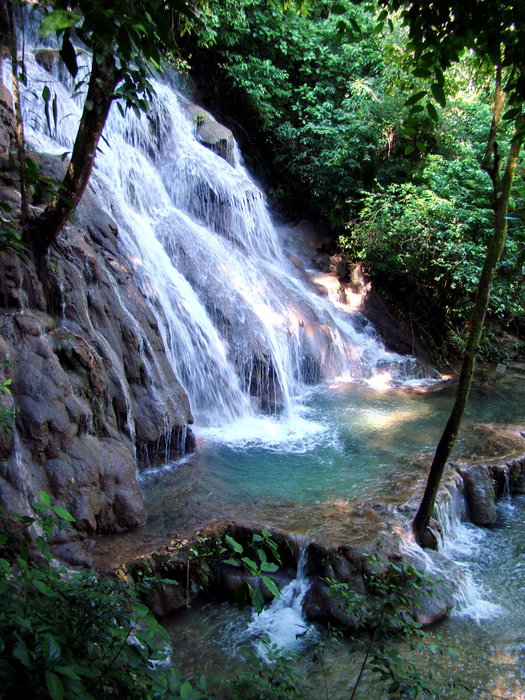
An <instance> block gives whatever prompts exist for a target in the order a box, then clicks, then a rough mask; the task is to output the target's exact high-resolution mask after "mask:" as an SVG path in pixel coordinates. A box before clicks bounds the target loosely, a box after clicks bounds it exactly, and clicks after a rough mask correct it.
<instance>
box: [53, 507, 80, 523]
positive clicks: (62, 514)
mask: <svg viewBox="0 0 525 700" xmlns="http://www.w3.org/2000/svg"><path fill="white" fill-rule="evenodd" d="M52 510H53V511H54V512H55V513H56V514H57V515H58V517H59V518H62V520H68V521H69V522H70V523H74V522H75V518H74V517H73V516H72V515H71V513H70V512H69V511H68V510H66V509H65V508H62V506H53V508H52Z"/></svg>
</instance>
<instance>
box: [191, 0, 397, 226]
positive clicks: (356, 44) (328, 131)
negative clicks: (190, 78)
mask: <svg viewBox="0 0 525 700" xmlns="http://www.w3.org/2000/svg"><path fill="white" fill-rule="evenodd" d="M212 7H213V9H214V11H215V13H216V18H217V19H216V22H217V27H216V29H215V31H216V42H217V43H216V46H214V47H213V50H212V51H211V52H210V51H206V52H204V54H203V55H202V57H201V58H200V60H202V61H203V63H204V65H205V66H206V70H207V71H209V69H210V67H212V66H214V65H217V66H218V68H217V70H218V80H219V81H220V82H221V92H224V91H225V90H226V91H229V99H230V102H231V103H232V104H235V105H236V108H237V110H238V111H239V113H240V118H241V119H243V120H244V122H245V124H246V123H247V124H249V125H250V126H249V128H250V132H251V133H250V136H251V137H252V138H260V135H261V134H262V140H263V142H264V145H263V148H264V149H265V153H264V157H265V159H266V160H267V161H269V160H270V159H271V161H272V175H273V179H274V182H275V183H276V187H277V188H278V189H279V188H280V192H282V193H284V192H285V191H286V190H288V191H289V190H290V189H291V188H292V192H290V193H289V195H288V197H289V201H288V202H286V201H285V202H284V206H288V207H290V208H291V207H292V202H291V201H290V200H293V199H295V200H297V198H298V197H299V199H298V201H296V202H295V207H296V210H297V209H301V208H302V210H303V211H304V208H305V206H306V207H307V210H312V209H316V210H317V211H318V212H320V213H321V214H322V215H323V216H324V217H325V218H326V219H327V220H329V221H330V222H331V223H332V225H334V226H338V225H340V224H341V222H342V221H343V220H344V211H345V208H346V205H345V200H346V199H347V198H348V196H349V194H351V193H353V192H356V191H357V190H358V189H359V188H361V187H362V186H363V185H364V184H368V182H369V181H370V180H371V177H372V175H373V174H374V173H375V172H376V170H378V169H379V170H381V171H382V172H383V171H384V176H385V177H386V178H387V179H388V177H389V171H390V170H392V172H393V171H396V172H397V167H398V166H399V163H396V165H395V166H393V165H392V163H390V162H389V163H388V164H387V163H386V160H385V158H384V156H385V149H386V148H387V136H386V134H387V132H388V127H389V126H390V125H391V124H392V121H394V122H396V123H398V122H399V121H400V120H402V112H403V108H402V103H400V101H399V99H398V98H394V97H392V98H391V100H390V102H389V105H388V106H387V108H386V109H385V107H384V105H383V102H382V97H383V95H384V91H385V81H384V80H383V77H382V76H383V73H384V69H385V64H384V56H383V53H382V49H381V45H380V41H379V38H378V36H377V35H376V34H374V32H373V31H372V27H373V21H372V20H371V19H370V17H369V16H368V15H367V14H366V13H365V12H364V11H363V10H362V9H361V8H359V7H357V6H355V5H352V4H346V5H344V6H343V5H340V6H336V5H334V7H335V10H336V11H333V4H332V3H331V2H328V1H326V0H322V1H320V2H317V3H315V4H312V5H311V11H310V15H309V16H306V15H301V14H296V13H283V12H281V11H280V10H279V9H278V8H277V7H276V6H274V5H272V4H269V3H267V2H264V0H255V1H254V2H251V3H242V2H235V1H234V0H230V1H229V2H227V3H222V2H220V3H218V2H216V3H214V4H212ZM343 26H345V27H349V28H350V29H352V27H357V28H358V29H359V32H356V31H355V29H354V30H352V31H353V32H354V34H353V38H352V41H342V42H341V40H340V39H341V31H342V27H343ZM195 56H196V58H195V61H196V62H197V63H198V61H199V56H201V54H199V51H198V50H196V52H195ZM394 103H395V109H390V107H391V106H393V104H394ZM405 111H406V110H405ZM254 127H255V129H256V131H257V134H256V133H254ZM268 151H269V152H268ZM385 166H386V167H385ZM400 167H402V165H401V166H400Z"/></svg>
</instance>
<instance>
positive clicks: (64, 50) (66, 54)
mask: <svg viewBox="0 0 525 700" xmlns="http://www.w3.org/2000/svg"><path fill="white" fill-rule="evenodd" d="M60 57H61V59H62V60H63V61H64V65H65V66H66V68H67V69H68V71H69V74H70V75H71V76H73V78H76V77H77V73H78V63H77V52H76V51H75V47H74V46H73V44H72V43H71V39H70V38H69V32H66V33H65V34H64V38H63V39H62V47H61V49H60Z"/></svg>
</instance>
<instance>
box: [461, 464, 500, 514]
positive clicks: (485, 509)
mask: <svg viewBox="0 0 525 700" xmlns="http://www.w3.org/2000/svg"><path fill="white" fill-rule="evenodd" d="M461 476H462V477H463V483H464V486H465V496H466V499H467V504H468V508H469V515H470V519H471V520H472V522H473V523H474V524H475V525H494V524H495V523H496V520H497V511H496V494H495V491H494V484H493V482H492V479H491V476H490V471H489V470H488V469H487V468H486V467H485V466H483V465H480V464H478V465H473V466H471V467H467V468H466V469H462V470H461Z"/></svg>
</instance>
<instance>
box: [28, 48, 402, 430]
mask: <svg viewBox="0 0 525 700" xmlns="http://www.w3.org/2000/svg"><path fill="white" fill-rule="evenodd" d="M26 67H27V73H28V76H29V84H28V87H27V89H26V90H25V91H24V95H23V112H24V119H25V124H26V136H27V139H28V140H29V142H30V144H31V145H32V146H33V148H35V149H36V150H40V151H45V152H48V153H53V154H62V153H64V152H67V151H70V150H71V148H72V143H73V140H74V137H75V134H76V129H77V125H78V121H79V118H80V110H81V98H79V97H78V96H77V97H74V98H72V97H71V81H70V79H69V77H68V76H67V75H66V74H65V71H64V69H59V68H57V69H56V70H55V72H54V73H53V74H50V73H49V72H48V71H46V70H44V68H42V67H41V66H40V65H39V64H38V63H37V62H36V61H35V60H34V59H33V58H32V56H31V55H29V56H27V58H26ZM84 70H87V69H84ZM44 85H47V86H48V87H49V89H50V90H51V95H52V97H51V102H53V101H54V98H55V96H56V98H57V100H56V118H53V119H52V120H51V123H50V124H49V123H48V122H47V120H46V118H45V116H44V110H43V101H42V98H41V92H42V88H43V86H44ZM155 91H156V92H155V96H154V98H153V99H152V102H151V105H150V108H149V110H148V113H147V114H140V115H136V114H135V113H134V112H128V113H127V114H126V116H125V118H123V117H122V115H121V114H120V112H119V110H118V109H116V107H115V106H114V107H113V108H112V110H111V113H110V116H109V119H108V122H107V125H106V128H105V131H104V138H103V140H102V141H101V142H100V145H99V153H98V154H97V158H96V164H95V169H94V172H93V175H92V177H91V182H90V187H91V189H92V191H94V192H95V194H96V195H97V198H98V201H99V203H100V206H101V207H102V208H103V209H105V210H106V211H107V212H108V213H109V214H110V215H111V216H112V217H113V218H114V219H115V220H116V222H117V223H118V227H119V245H120V247H121V249H122V250H123V252H124V253H125V255H126V256H127V258H128V260H129V261H130V263H131V265H132V267H133V269H134V273H135V277H136V280H137V281H138V283H139V286H140V288H141V290H142V292H143V294H144V295H145V296H146V298H147V299H148V302H149V304H150V306H151V309H152V310H153V312H154V314H155V316H156V319H157V321H158V325H159V329H160V332H161V335H162V337H163V340H164V342H165V345H166V347H167V349H168V354H169V357H170V360H171V362H172V364H173V367H174V369H175V373H176V375H177V376H178V377H179V379H180V380H181V382H182V383H183V385H184V387H185V389H186V391H187V392H188V395H189V397H190V402H191V406H192V410H193V412H194V414H195V416H196V419H197V424H199V425H208V426H218V425H225V424H226V425H231V424H232V423H234V422H235V421H238V420H241V421H242V420H244V421H246V419H247V418H250V417H253V416H254V415H255V413H256V411H257V409H258V408H261V407H262V408H263V409H266V410H268V409H270V410H275V409H276V408H278V409H280V408H284V409H285V414H286V415H288V416H290V417H291V416H293V413H294V411H293V409H294V405H295V400H296V397H297V396H299V395H300V394H301V392H302V391H303V389H304V387H305V386H306V384H308V383H311V382H312V381H313V380H315V381H326V380H328V379H333V378H335V377H338V376H341V375H345V376H346V377H347V378H364V379H367V378H370V377H371V376H372V375H373V374H374V372H375V371H376V369H377V368H378V367H381V368H382V369H383V370H384V369H385V368H387V369H389V371H390V372H391V374H392V375H393V376H394V377H396V376H400V377H406V376H410V372H411V371H412V369H413V361H412V359H411V358H403V357H400V356H398V355H395V354H392V353H388V352H386V351H385V349H384V347H383V345H382V344H381V342H380V341H379V339H378V338H377V335H376V333H375V331H374V329H373V328H372V326H371V325H370V324H369V323H368V322H367V321H366V320H365V319H364V318H363V317H362V316H361V315H360V314H358V313H355V312H352V311H350V310H348V309H346V310H345V309H344V308H343V307H341V305H336V304H333V303H332V302H330V301H329V300H328V299H327V298H325V297H323V296H321V295H320V293H319V292H318V290H317V289H316V288H315V287H314V286H313V285H312V284H309V283H308V281H305V279H304V275H302V274H301V273H300V272H299V271H298V270H297V268H296V267H295V266H294V265H292V263H291V262H290V261H289V260H288V259H287V257H286V256H285V254H284V252H283V247H282V243H281V241H280V238H279V233H278V231H277V229H276V227H275V226H274V224H273V222H272V220H271V217H270V214H269V212H268V209H267V206H266V202H265V196H264V194H263V192H262V191H261V190H260V189H259V187H258V186H257V185H256V183H255V182H254V181H253V180H252V179H251V178H250V176H249V175H248V173H247V172H246V170H245V169H244V168H243V166H242V164H241V163H240V162H239V161H238V159H237V161H236V162H235V164H234V165H233V166H232V165H230V164H229V163H228V162H227V161H226V160H224V159H223V158H221V157H220V156H219V155H217V154H216V153H214V152H212V151H211V150H209V149H208V148H205V147H204V146H203V145H202V144H201V143H199V142H198V140H197V139H196V138H195V133H194V123H193V122H192V121H191V118H190V116H189V113H188V103H187V101H186V99H185V98H183V97H181V96H180V95H179V94H178V93H177V92H176V91H175V90H174V89H173V88H172V87H170V85H168V84H167V83H161V82H155Z"/></svg>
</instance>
